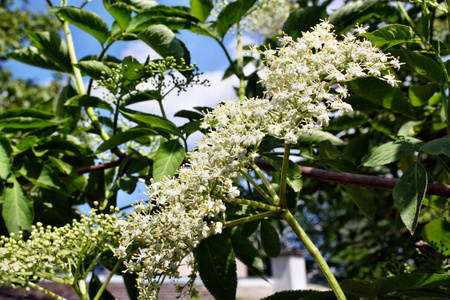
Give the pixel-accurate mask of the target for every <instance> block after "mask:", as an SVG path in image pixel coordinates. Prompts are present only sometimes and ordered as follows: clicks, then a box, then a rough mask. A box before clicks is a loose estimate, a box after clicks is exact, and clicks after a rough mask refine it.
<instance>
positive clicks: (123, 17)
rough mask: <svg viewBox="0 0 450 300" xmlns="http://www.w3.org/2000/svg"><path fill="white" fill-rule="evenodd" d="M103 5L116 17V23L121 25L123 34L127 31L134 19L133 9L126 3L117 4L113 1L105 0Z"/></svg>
mask: <svg viewBox="0 0 450 300" xmlns="http://www.w3.org/2000/svg"><path fill="white" fill-rule="evenodd" d="M103 4H104V6H105V8H106V10H107V11H108V12H109V13H110V14H111V15H112V16H113V17H114V19H115V20H116V22H117V23H118V24H119V26H120V29H122V32H123V31H125V30H126V28H127V26H128V24H130V21H131V19H132V17H131V12H132V10H131V8H130V7H129V6H128V5H126V4H125V3H121V2H115V1H112V0H103Z"/></svg>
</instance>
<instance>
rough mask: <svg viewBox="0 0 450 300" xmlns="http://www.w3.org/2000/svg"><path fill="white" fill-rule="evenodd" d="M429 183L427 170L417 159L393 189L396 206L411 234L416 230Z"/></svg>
mask: <svg viewBox="0 0 450 300" xmlns="http://www.w3.org/2000/svg"><path fill="white" fill-rule="evenodd" d="M427 183H428V178H427V171H426V170H425V168H424V167H423V166H422V164H421V163H419V162H418V161H415V162H414V163H413V164H412V165H411V166H409V168H408V169H407V170H406V172H405V173H404V174H403V175H402V177H401V178H400V180H399V181H398V182H397V184H396V185H395V187H394V190H393V191H392V196H393V197H394V202H395V206H396V207H397V209H398V210H399V212H400V217H401V219H402V221H403V223H404V224H405V226H406V228H408V230H409V231H410V232H411V234H414V231H415V230H416V226H417V222H418V220H419V214H420V208H421V207H422V201H423V198H424V197H425V192H426V190H427Z"/></svg>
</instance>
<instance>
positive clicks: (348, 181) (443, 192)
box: [77, 158, 450, 198]
mask: <svg viewBox="0 0 450 300" xmlns="http://www.w3.org/2000/svg"><path fill="white" fill-rule="evenodd" d="M121 162H122V159H121V160H118V161H114V162H110V163H106V164H99V165H95V166H90V167H86V168H81V169H78V170H77V172H78V173H79V174H85V173H91V172H96V171H102V170H105V169H110V168H115V167H118V166H119V165H120V163H121ZM255 163H256V164H257V165H258V167H260V168H261V169H263V170H266V171H275V168H274V167H273V166H272V165H271V164H270V163H269V162H268V161H266V160H265V159H262V158H257V159H255ZM299 167H300V170H301V171H302V176H303V177H304V178H310V179H313V180H319V181H325V182H332V183H339V184H345V185H356V186H363V187H369V188H376V189H385V190H392V189H393V188H394V186H395V185H396V184H397V182H398V179H396V178H384V177H378V176H372V175H361V174H349V173H339V172H333V171H327V170H322V169H316V168H311V167H305V166H299ZM426 193H427V194H428V195H436V196H442V197H446V198H449V197H450V185H448V184H436V183H429V184H428V187H427V192H426Z"/></svg>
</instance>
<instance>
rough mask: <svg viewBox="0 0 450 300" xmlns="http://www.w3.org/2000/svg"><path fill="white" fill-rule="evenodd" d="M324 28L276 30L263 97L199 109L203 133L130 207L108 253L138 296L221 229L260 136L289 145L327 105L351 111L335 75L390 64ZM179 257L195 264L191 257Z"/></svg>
mask: <svg viewBox="0 0 450 300" xmlns="http://www.w3.org/2000/svg"><path fill="white" fill-rule="evenodd" d="M331 27H332V26H331V25H330V24H329V23H327V22H322V23H321V24H319V25H318V26H317V27H315V28H314V29H313V31H312V32H307V33H305V34H304V35H303V37H302V38H300V39H298V40H297V41H293V40H292V38H290V37H288V36H284V37H282V38H280V43H281V48H279V49H277V50H270V49H269V50H266V51H263V52H262V54H263V56H264V57H265V60H266V64H267V70H266V71H265V73H264V75H263V76H262V83H263V84H264V86H266V87H267V95H268V96H269V97H270V98H271V100H268V99H259V98H251V99H246V100H244V101H239V102H234V101H231V100H229V101H226V102H223V103H221V104H219V105H218V106H217V108H216V109H215V110H213V111H211V112H208V113H206V115H205V117H204V120H203V123H202V125H201V127H202V128H203V129H206V130H208V132H207V134H206V136H205V137H204V138H203V139H202V140H201V141H200V142H199V143H198V144H197V147H196V149H194V150H193V151H191V152H190V153H188V156H187V160H188V163H187V164H186V165H185V166H183V167H181V168H180V169H179V170H178V171H177V172H176V174H175V176H173V177H165V178H163V179H162V180H161V181H160V182H152V183H151V185H150V186H148V187H147V193H148V196H149V202H147V203H144V202H143V203H140V204H138V205H136V206H135V210H134V212H133V213H132V215H131V216H129V218H128V220H127V221H126V222H123V224H122V225H121V226H120V228H121V235H122V237H121V240H120V246H119V247H118V249H117V252H116V253H117V255H118V256H119V257H121V258H123V259H125V258H127V257H128V256H129V255H130V256H131V259H130V260H128V261H127V262H126V266H127V270H128V271H129V272H133V273H137V274H138V275H139V278H138V287H139V289H140V296H141V298H144V299H156V298H157V296H158V291H159V289H160V287H161V284H162V282H163V280H164V278H166V277H169V278H178V277H179V273H178V267H179V266H180V265H181V263H182V262H183V259H184V258H185V257H187V256H188V255H189V254H190V253H191V252H192V251H193V250H194V249H195V247H197V246H198V245H199V243H200V242H201V241H202V240H203V239H205V238H207V237H208V236H210V235H213V234H218V233H220V232H221V231H222V227H223V226H224V224H223V223H222V221H223V220H224V218H223V214H224V212H225V205H224V203H226V202H232V201H233V199H236V198H238V197H239V190H238V189H237V188H236V187H235V186H233V179H235V178H236V177H238V176H239V175H241V174H243V173H244V172H247V170H248V169H249V167H251V165H252V164H253V163H254V160H255V158H256V157H258V152H257V151H258V147H259V145H260V143H261V141H262V139H263V138H264V137H265V136H266V135H271V136H274V137H277V138H280V139H283V140H284V141H285V143H291V144H295V143H297V139H298V135H297V134H298V133H299V132H306V133H312V132H313V131H314V130H317V129H319V128H321V127H323V126H327V125H328V122H329V116H328V112H329V111H331V110H338V111H339V112H340V113H341V114H345V113H347V112H349V111H351V106H350V105H349V104H347V103H345V102H344V101H343V99H345V98H346V97H347V96H348V91H347V89H346V87H345V86H342V85H339V82H340V81H344V80H348V79H352V78H357V77H365V76H370V75H373V74H372V73H373V72H372V73H371V70H372V69H373V68H377V70H381V71H386V70H387V68H388V67H389V66H390V65H395V64H397V62H396V63H395V64H393V63H392V62H393V61H394V62H395V61H396V60H395V59H393V58H392V57H390V56H388V55H385V54H383V53H382V52H380V51H379V50H377V49H376V48H374V47H373V46H372V45H371V44H370V42H367V41H358V40H357V39H356V38H354V36H351V35H347V37H346V38H345V39H344V40H343V41H337V40H336V37H335V36H334V34H333V33H332V32H331ZM380 74H381V73H380ZM388 74H389V73H388ZM385 79H387V80H390V78H385ZM392 80H393V79H392ZM391 83H394V84H395V83H396V82H391ZM136 249H137V250H138V251H136ZM187 263H188V265H190V266H192V267H193V269H194V270H195V262H193V261H192V260H191V261H188V262H187ZM192 278H193V277H192ZM192 278H191V279H192ZM147 282H148V283H147Z"/></svg>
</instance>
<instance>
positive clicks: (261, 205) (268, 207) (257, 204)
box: [225, 199, 282, 213]
mask: <svg viewBox="0 0 450 300" xmlns="http://www.w3.org/2000/svg"><path fill="white" fill-rule="evenodd" d="M225 202H227V203H233V204H244V205H250V206H253V207H256V208H261V209H264V210H268V211H272V212H276V213H281V211H282V209H281V208H279V207H278V206H273V205H269V204H265V203H261V202H257V201H253V200H247V199H232V200H231V199H225Z"/></svg>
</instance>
